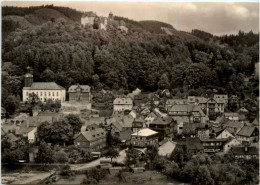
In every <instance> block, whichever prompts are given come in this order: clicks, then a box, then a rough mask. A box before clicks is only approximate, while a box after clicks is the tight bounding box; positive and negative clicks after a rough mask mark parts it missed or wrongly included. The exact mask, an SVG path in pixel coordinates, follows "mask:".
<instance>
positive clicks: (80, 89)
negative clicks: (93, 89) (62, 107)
mask: <svg viewBox="0 0 260 185" xmlns="http://www.w3.org/2000/svg"><path fill="white" fill-rule="evenodd" d="M68 93H69V101H90V98H91V94H90V87H89V86H88V85H79V84H77V85H72V86H70V87H69V89H68Z"/></svg>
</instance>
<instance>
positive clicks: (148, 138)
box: [131, 128, 159, 147]
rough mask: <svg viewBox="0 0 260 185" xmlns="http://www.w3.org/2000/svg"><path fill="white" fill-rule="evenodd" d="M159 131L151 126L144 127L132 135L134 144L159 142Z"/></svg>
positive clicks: (140, 145) (143, 144)
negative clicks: (150, 127)
mask: <svg viewBox="0 0 260 185" xmlns="http://www.w3.org/2000/svg"><path fill="white" fill-rule="evenodd" d="M158 138H159V133H158V132H156V131H153V130H151V129H149V128H144V129H141V130H139V131H138V132H135V133H133V134H132V135H131V144H132V145H133V146H139V147H146V146H148V145H156V144H158Z"/></svg>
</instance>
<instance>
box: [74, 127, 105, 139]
mask: <svg viewBox="0 0 260 185" xmlns="http://www.w3.org/2000/svg"><path fill="white" fill-rule="evenodd" d="M81 134H82V135H83V136H84V137H85V138H86V139H87V140H88V141H94V140H96V139H100V138H103V137H106V132H105V130H103V129H102V128H97V129H93V130H88V131H84V132H81V133H79V134H78V135H77V136H76V137H75V138H77V137H78V136H80V135H81Z"/></svg>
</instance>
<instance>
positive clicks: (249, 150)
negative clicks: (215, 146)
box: [231, 146, 259, 155]
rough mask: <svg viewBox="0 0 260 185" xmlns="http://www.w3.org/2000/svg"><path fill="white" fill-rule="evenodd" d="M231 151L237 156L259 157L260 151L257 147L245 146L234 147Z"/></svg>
mask: <svg viewBox="0 0 260 185" xmlns="http://www.w3.org/2000/svg"><path fill="white" fill-rule="evenodd" d="M231 151H232V152H233V153H234V154H235V155H258V153H259V151H258V149H257V148H256V147H254V146H250V147H244V146H234V147H232V148H231Z"/></svg>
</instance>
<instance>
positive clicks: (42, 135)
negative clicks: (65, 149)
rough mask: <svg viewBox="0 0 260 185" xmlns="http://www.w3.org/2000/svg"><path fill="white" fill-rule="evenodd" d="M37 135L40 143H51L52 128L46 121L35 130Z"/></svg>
mask: <svg viewBox="0 0 260 185" xmlns="http://www.w3.org/2000/svg"><path fill="white" fill-rule="evenodd" d="M37 135H38V138H39V140H40V141H45V142H47V143H49V142H51V141H52V138H51V136H52V126H51V123H49V122H48V121H45V122H43V123H42V124H41V125H40V126H39V127H38V129H37Z"/></svg>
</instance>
